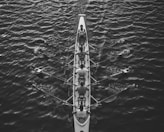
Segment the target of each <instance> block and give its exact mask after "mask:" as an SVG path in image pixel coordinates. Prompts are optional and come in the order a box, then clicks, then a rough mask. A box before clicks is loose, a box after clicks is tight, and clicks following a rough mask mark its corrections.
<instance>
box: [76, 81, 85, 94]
mask: <svg viewBox="0 0 164 132" xmlns="http://www.w3.org/2000/svg"><path fill="white" fill-rule="evenodd" d="M87 90H88V88H87V87H85V86H84V82H81V83H80V86H78V87H77V89H76V91H78V93H79V96H80V97H84V95H85V93H86V91H87Z"/></svg>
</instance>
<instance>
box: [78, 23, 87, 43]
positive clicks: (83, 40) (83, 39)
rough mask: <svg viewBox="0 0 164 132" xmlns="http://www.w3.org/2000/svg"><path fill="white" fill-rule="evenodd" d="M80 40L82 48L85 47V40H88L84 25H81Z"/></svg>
mask: <svg viewBox="0 0 164 132" xmlns="http://www.w3.org/2000/svg"><path fill="white" fill-rule="evenodd" d="M78 38H79V44H80V45H81V46H83V45H84V43H85V40H86V32H85V29H84V28H83V25H80V30H79V32H78Z"/></svg>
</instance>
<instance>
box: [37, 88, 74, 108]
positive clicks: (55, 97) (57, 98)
mask: <svg viewBox="0 0 164 132" xmlns="http://www.w3.org/2000/svg"><path fill="white" fill-rule="evenodd" d="M36 89H38V90H40V91H41V92H43V93H45V94H46V95H48V96H51V97H53V100H55V101H56V100H58V101H60V102H62V103H63V105H68V106H72V104H70V103H68V101H67V100H68V99H67V100H63V99H61V98H59V97H57V96H55V95H53V94H52V93H50V92H47V91H45V90H44V89H41V88H40V89H39V88H37V87H36Z"/></svg>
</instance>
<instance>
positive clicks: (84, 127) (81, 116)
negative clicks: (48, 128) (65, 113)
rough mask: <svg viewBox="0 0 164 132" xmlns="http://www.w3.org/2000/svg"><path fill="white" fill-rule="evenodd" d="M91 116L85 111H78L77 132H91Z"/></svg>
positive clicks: (75, 125) (76, 114) (75, 118)
mask: <svg viewBox="0 0 164 132" xmlns="http://www.w3.org/2000/svg"><path fill="white" fill-rule="evenodd" d="M89 124H90V114H88V113H87V112H85V111H77V112H76V113H75V114H74V128H75V132H89Z"/></svg>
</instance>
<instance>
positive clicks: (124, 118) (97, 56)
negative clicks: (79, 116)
mask: <svg viewBox="0 0 164 132" xmlns="http://www.w3.org/2000/svg"><path fill="white" fill-rule="evenodd" d="M81 7H82V8H81ZM80 12H84V13H85V14H86V21H87V28H88V35H89V43H90V44H92V45H94V46H95V47H97V50H93V49H91V58H92V59H93V60H94V61H95V62H102V63H100V67H99V68H94V67H93V69H92V75H93V76H94V77H95V78H96V79H97V80H99V79H101V78H104V77H109V75H110V74H111V71H110V68H111V67H112V68H116V69H121V68H125V67H128V66H132V69H133V71H132V72H131V73H130V74H128V75H127V76H126V77H122V78H121V79H119V80H116V81H114V82H112V81H110V80H108V81H105V82H102V83H100V85H99V86H96V87H93V92H92V93H93V95H95V97H96V98H104V97H106V96H107V95H108V94H110V92H111V89H110V88H109V84H110V85H114V86H117V87H119V88H122V87H124V86H129V85H131V84H133V83H135V84H136V85H137V86H136V87H132V88H130V89H129V90H128V91H126V92H123V93H121V94H120V95H119V96H118V98H117V99H116V100H115V101H114V102H112V103H110V104H104V105H103V106H101V107H99V108H98V109H93V110H92V111H91V112H92V113H91V114H92V118H91V126H90V131H91V132H163V131H164V116H163V112H164V105H163V102H164V90H163V88H164V82H163V81H164V70H163V69H164V59H163V56H164V44H163V42H164V26H163V25H164V2H163V1H162V0H147V1H146V0H91V1H87V0H83V1H82V0H81V1H77V0H1V1H0V60H1V61H0V80H1V87H0V132H68V131H69V132H71V131H73V127H72V124H73V123H72V118H71V117H72V114H71V113H72V109H71V108H69V107H65V106H64V107H63V106H61V105H60V104H59V103H57V102H55V101H53V100H52V98H50V97H47V96H45V94H43V93H42V92H40V91H37V90H36V89H35V88H34V87H33V86H32V84H33V83H36V84H37V86H39V87H43V88H47V89H53V90H54V92H55V94H56V95H58V96H60V97H61V98H65V99H66V98H67V91H68V89H69V87H68V86H66V85H64V84H63V82H62V81H60V80H58V79H54V78H53V79H45V80H41V79H39V78H37V77H36V76H35V75H33V74H32V73H31V69H30V66H35V67H39V66H42V67H47V69H48V71H49V72H50V73H52V72H53V73H54V75H57V76H61V77H65V78H68V77H70V76H71V73H72V70H71V69H70V70H69V69H68V67H67V66H65V62H66V61H67V60H68V57H67V56H70V55H71V54H72V53H71V52H68V51H65V47H69V46H71V45H72V44H74V42H75V35H76V26H77V22H78V17H77V16H78V14H79V13H80ZM119 40H125V41H124V42H121V43H118V41H119ZM33 46H41V47H46V48H47V50H46V53H47V54H48V55H49V56H51V59H49V60H46V59H44V58H42V57H38V56H36V55H35V54H34V53H33V50H32V49H30V48H28V47H33ZM126 48H130V49H131V51H132V54H131V56H129V57H128V58H125V59H120V60H118V59H116V60H115V61H111V60H112V57H111V54H112V53H113V52H114V53H115V52H119V51H122V50H123V49H126ZM66 57H67V58H66ZM102 67H103V68H102Z"/></svg>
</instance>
